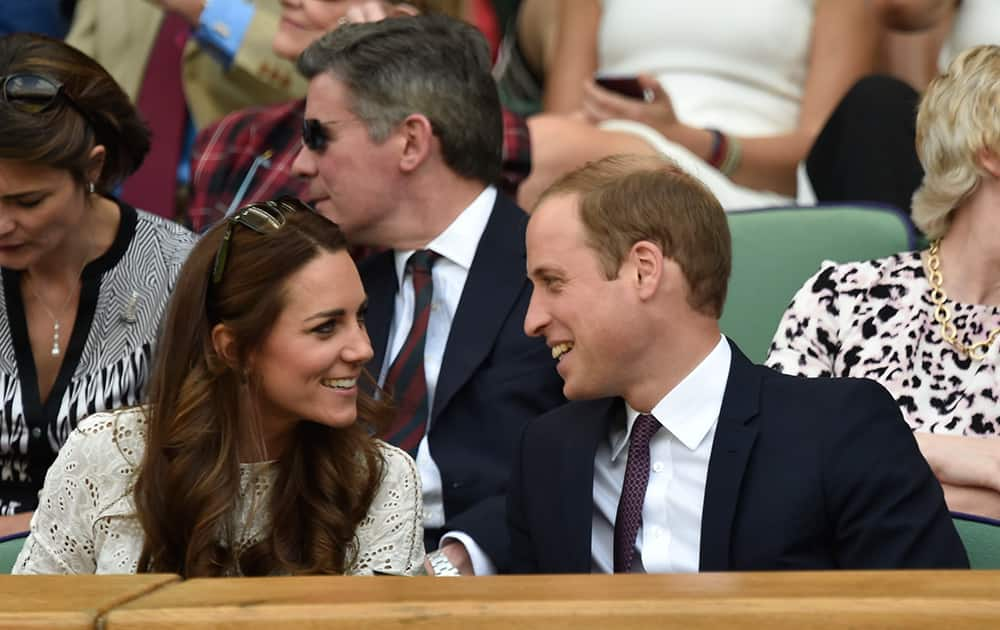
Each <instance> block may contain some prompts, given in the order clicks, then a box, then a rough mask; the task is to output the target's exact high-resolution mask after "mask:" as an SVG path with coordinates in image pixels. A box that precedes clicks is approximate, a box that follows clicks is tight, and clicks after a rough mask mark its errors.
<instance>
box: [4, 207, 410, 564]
mask: <svg viewBox="0 0 1000 630" xmlns="http://www.w3.org/2000/svg"><path fill="white" fill-rule="evenodd" d="M366 304H367V300H366V297H365V292H364V288H363V287H362V285H361V279H360V277H359V276H358V271H357V268H356V267H355V266H354V263H353V262H352V261H351V258H350V256H349V255H348V253H347V250H346V244H345V242H344V237H343V234H342V233H341V232H340V229H339V228H338V227H337V226H336V225H335V224H333V223H331V222H329V221H327V220H326V219H324V218H322V217H321V216H319V215H317V214H315V213H314V212H312V211H311V210H310V209H309V208H308V207H307V206H305V205H303V204H302V203H301V202H298V201H295V200H292V199H288V198H286V199H283V200H280V201H269V202H264V203H256V204H251V205H249V206H246V207H245V208H243V209H242V210H240V211H239V212H237V213H236V214H235V215H234V216H233V217H232V218H230V219H229V220H228V221H225V222H222V223H220V224H218V225H216V226H215V227H214V228H212V229H211V230H210V231H209V232H208V233H206V234H205V236H204V237H203V238H202V239H201V240H200V241H199V242H198V244H197V245H196V246H195V247H194V249H193V250H192V252H191V256H190V258H189V259H188V261H187V263H185V265H184V267H183V269H182V270H181V273H180V277H179V278H178V280H177V290H176V292H175V293H174V297H173V300H172V302H171V304H170V310H169V313H168V315H167V319H166V322H165V326H164V331H163V338H162V344H163V346H164V347H166V348H170V352H163V353H160V354H159V355H158V356H157V358H156V361H155V363H154V367H153V374H152V377H151V382H150V398H149V404H148V405H147V406H144V407H137V408H132V409H127V410H122V411H118V412H116V413H102V414H97V415H95V416H94V417H92V418H90V419H88V420H87V421H85V422H83V423H81V424H80V426H79V428H77V430H76V431H75V432H74V433H73V435H72V436H70V439H69V441H68V442H67V443H66V446H64V447H63V450H62V452H61V453H60V454H59V457H58V458H57V460H56V463H55V464H54V465H53V466H52V468H51V470H50V472H49V474H48V476H47V478H46V480H45V488H44V489H43V490H42V492H41V498H40V505H39V508H38V512H36V514H35V518H34V519H33V521H32V524H31V525H32V527H31V535H30V537H29V538H28V540H27V542H26V543H25V546H24V548H23V550H22V551H21V555H20V557H19V558H18V561H17V565H16V567H15V572H17V573H130V572H137V571H138V572H147V571H149V572H165V573H178V574H180V575H182V576H184V577H201V576H217V575H268V574H305V573H323V574H339V573H352V574H357V573H372V572H373V571H376V570H377V571H380V572H387V573H402V574H411V573H416V572H418V571H419V570H420V569H421V568H422V562H423V557H424V547H423V526H422V520H421V519H422V511H423V510H422V502H421V491H420V481H419V477H418V476H417V471H416V466H415V465H414V463H413V460H411V459H410V458H409V456H407V455H406V454H405V453H404V452H403V451H400V450H399V449H397V448H395V447H393V446H389V445H387V444H385V443H383V442H381V441H379V440H376V439H375V438H373V437H371V436H372V431H373V430H375V429H377V428H378V427H377V425H378V424H380V422H381V418H383V417H384V415H385V414H384V411H385V409H383V408H382V407H381V406H380V404H379V403H377V402H375V401H374V400H373V399H372V398H370V397H368V396H367V394H365V393H364V392H362V391H361V390H359V387H358V381H359V379H360V378H361V376H362V373H363V367H364V365H365V363H366V362H367V361H368V360H369V359H370V358H371V356H372V347H371V344H370V343H369V341H368V333H367V332H366V331H365V324H364V314H365V308H366ZM359 420H360V422H359Z"/></svg>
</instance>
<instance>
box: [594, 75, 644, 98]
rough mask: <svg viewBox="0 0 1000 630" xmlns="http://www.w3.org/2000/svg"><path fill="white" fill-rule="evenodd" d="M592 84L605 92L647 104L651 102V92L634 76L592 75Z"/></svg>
mask: <svg viewBox="0 0 1000 630" xmlns="http://www.w3.org/2000/svg"><path fill="white" fill-rule="evenodd" d="M594 83H596V84H597V85H599V86H601V87H602V88H604V89H605V90H609V91H611V92H615V93H616V94H621V95H622V96H625V97H628V98H635V99H639V100H642V101H646V102H647V103H649V102H651V101H652V100H653V92H652V90H650V89H649V88H646V87H643V85H642V83H640V82H639V77H637V76H635V75H610V74H597V75H594Z"/></svg>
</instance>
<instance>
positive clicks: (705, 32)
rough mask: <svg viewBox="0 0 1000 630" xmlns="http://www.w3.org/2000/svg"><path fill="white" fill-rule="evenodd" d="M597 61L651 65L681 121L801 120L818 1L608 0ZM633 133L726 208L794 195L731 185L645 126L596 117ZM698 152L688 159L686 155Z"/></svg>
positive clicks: (727, 127) (782, 128)
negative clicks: (700, 183) (699, 181)
mask: <svg viewBox="0 0 1000 630" xmlns="http://www.w3.org/2000/svg"><path fill="white" fill-rule="evenodd" d="M602 4H603V12H602V15H601V22H600V30H599V33H598V67H599V70H598V71H599V72H601V73H605V74H628V75H632V74H638V73H645V74H653V75H655V76H656V77H657V78H658V79H659V80H660V83H661V84H662V85H663V87H664V89H665V90H666V92H667V94H669V95H670V99H671V101H672V103H673V106H674V111H675V112H676V114H677V117H678V119H679V120H681V121H683V122H684V123H685V124H688V125H691V126H694V127H702V128H715V129H719V130H720V131H723V132H725V133H728V134H732V135H736V136H742V137H753V136H773V135H779V134H783V133H788V132H790V131H792V130H794V129H795V127H796V126H797V124H798V119H799V110H800V107H801V102H802V96H803V93H804V91H805V81H806V72H807V69H808V62H809V53H810V47H811V42H812V27H813V19H814V11H815V6H814V5H815V0H753V1H752V2H746V1H744V0H699V1H698V2H692V1H691V0H656V1H655V2H649V1H648V0H604V1H603V3H602ZM602 127H603V128H606V129H617V130H621V131H626V132H630V133H634V134H635V135H638V136H640V137H642V138H643V139H644V140H646V141H647V142H648V143H650V144H651V145H653V146H654V147H655V148H657V149H658V150H660V152H661V153H664V154H666V155H667V156H668V157H671V158H674V159H675V160H677V161H678V162H680V165H681V166H682V167H683V168H685V169H686V170H689V171H691V172H692V174H694V175H695V176H696V177H699V178H700V179H702V181H704V183H705V184H706V185H708V187H709V188H710V189H712V192H714V193H715V194H716V195H717V196H718V197H719V200H720V202H722V205H723V207H725V208H726V209H727V210H731V209H739V208H742V207H755V206H765V205H780V204H785V203H788V202H790V201H792V200H791V199H789V198H787V197H784V196H782V195H778V194H775V193H767V192H763V191H756V190H751V189H747V188H743V187H741V186H737V185H735V184H733V183H732V182H731V181H730V180H729V179H728V178H726V177H724V176H723V175H722V174H721V173H719V172H718V171H716V170H715V169H712V168H711V167H709V166H708V165H707V164H705V162H704V161H703V160H702V159H701V158H699V157H697V156H695V155H694V154H692V153H690V152H689V151H687V150H686V149H685V148H684V147H681V146H680V145H678V144H676V143H673V142H670V141H668V140H667V139H666V138H663V136H662V135H660V134H659V133H657V132H656V131H654V130H652V129H651V128H649V127H646V126H645V125H641V124H639V123H636V122H634V121H611V122H610V123H605V124H603V125H602ZM692 159H693V160H694V162H693V163H692V162H691V160H692Z"/></svg>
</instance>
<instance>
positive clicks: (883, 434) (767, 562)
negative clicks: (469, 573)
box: [508, 342, 968, 573]
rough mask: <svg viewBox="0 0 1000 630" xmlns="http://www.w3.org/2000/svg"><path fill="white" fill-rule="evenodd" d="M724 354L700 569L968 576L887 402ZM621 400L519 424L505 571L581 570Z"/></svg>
mask: <svg viewBox="0 0 1000 630" xmlns="http://www.w3.org/2000/svg"><path fill="white" fill-rule="evenodd" d="M730 344H731V345H732V348H733V359H732V366H731V368H730V371H729V380H728V382H727V384H726V392H725V395H724V397H723V401H722V409H721V410H720V412H719V423H718V426H717V428H716V433H715V442H714V444H713V445H712V453H711V455H710V458H709V465H708V477H707V481H706V486H705V501H704V508H703V513H702V523H701V551H700V569H701V570H702V571H752V570H772V569H790V570H808V569H834V568H845V569H848V568H851V569H876V568H882V569H889V568H932V567H955V568H967V567H968V559H967V557H966V555H965V550H964V548H963V546H962V543H961V540H960V539H959V537H958V534H957V533H956V531H955V528H954V526H953V525H952V521H951V517H950V515H949V513H948V510H947V508H946V507H945V503H944V495H943V493H942V491H941V486H940V485H939V484H938V482H937V480H936V479H935V477H934V475H933V473H932V472H931V469H930V467H929V466H928V465H927V462H926V461H925V460H924V458H923V456H921V454H920V451H919V450H918V449H917V445H916V441H915V440H914V439H913V435H912V434H911V432H910V429H909V427H908V426H907V425H906V422H905V421H904V420H903V418H902V416H901V415H900V412H899V408H898V407H897V406H896V403H895V401H894V400H893V399H892V396H890V395H889V393H888V392H886V391H885V390H884V389H883V388H882V387H881V386H880V385H878V384H877V383H875V382H873V381H869V380H865V379H839V378H838V379H833V378H816V379H806V378H801V377H793V376H786V375H783V374H779V373H778V372H775V371H772V370H770V369H768V368H765V367H762V366H757V365H754V364H752V363H750V361H749V360H748V359H747V358H746V357H745V356H743V354H742V353H741V352H740V351H739V349H738V348H736V346H735V344H732V342H730ZM624 414H625V411H624V404H623V402H622V400H621V399H619V398H614V399H607V398H605V399H601V400H592V401H582V402H573V403H569V404H567V405H565V406H563V407H561V408H559V409H556V410H554V411H552V412H550V413H548V414H546V415H545V416H543V417H542V418H539V419H538V420H536V421H535V422H533V423H532V424H531V425H530V426H528V427H527V428H526V430H525V432H524V435H523V436H522V440H521V446H520V451H519V454H518V460H517V461H516V462H515V469H514V473H513V475H512V478H511V489H510V497H509V506H508V518H509V524H510V528H511V547H512V554H513V566H512V572H515V573H589V572H590V570H591V552H590V545H591V519H592V516H593V498H592V492H593V479H594V455H595V452H596V449H597V446H598V442H599V441H600V440H602V439H607V436H608V429H609V426H610V423H611V422H614V421H616V419H617V420H618V421H622V422H623V421H624Z"/></svg>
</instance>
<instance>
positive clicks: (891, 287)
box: [767, 252, 1000, 436]
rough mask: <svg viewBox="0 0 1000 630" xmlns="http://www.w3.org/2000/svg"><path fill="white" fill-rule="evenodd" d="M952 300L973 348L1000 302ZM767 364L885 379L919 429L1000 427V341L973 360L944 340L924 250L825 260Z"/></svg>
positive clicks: (995, 322) (981, 431) (789, 314)
mask: <svg viewBox="0 0 1000 630" xmlns="http://www.w3.org/2000/svg"><path fill="white" fill-rule="evenodd" d="M947 305H948V306H949V308H950V309H951V312H952V321H953V322H954V323H955V325H956V326H957V327H958V331H959V338H960V339H961V340H962V341H963V343H965V344H967V345H968V344H971V343H975V342H978V341H982V340H984V339H985V338H986V335H987V334H988V333H989V331H990V330H992V329H993V328H995V327H997V326H1000V308H997V307H992V306H984V305H979V304H961V303H958V302H954V301H952V300H949V301H948V302H947ZM767 365H768V366H770V367H772V368H774V369H776V370H779V371H781V372H785V373H787V374H797V375H802V376H853V377H863V378H870V379H872V380H875V381H878V382H879V383H881V384H882V385H883V386H884V387H885V388H886V389H888V390H889V392H890V393H892V395H893V396H894V397H895V398H896V400H897V402H898V403H899V407H900V409H901V410H902V412H903V416H904V417H905V418H906V421H907V423H909V425H910V428H912V429H913V430H915V431H928V432H931V433H950V434H956V435H989V436H994V435H996V434H997V429H998V425H1000V406H998V404H997V397H998V395H1000V376H998V365H1000V343H995V344H993V346H992V347H990V348H989V349H988V351H987V353H986V358H985V359H984V360H982V361H973V360H971V359H969V358H968V357H966V356H963V355H961V354H960V353H959V352H957V351H956V350H955V349H954V348H953V347H952V346H951V345H950V344H948V343H947V342H946V341H944V340H943V339H942V338H941V334H940V326H939V325H938V324H937V322H936V321H935V320H934V306H933V303H932V302H931V300H930V284H929V283H928V281H927V277H926V275H925V272H924V265H923V262H922V260H921V253H920V252H905V253H902V254H896V255H894V256H890V257H888V258H882V259H879V260H872V261H867V262H855V263H847V264H837V263H833V262H829V261H827V262H824V263H823V264H822V265H821V267H820V270H819V271H818V272H817V273H816V274H815V275H814V276H812V277H811V278H809V280H807V281H806V283H805V284H804V285H803V286H802V288H801V289H799V291H798V293H796V295H795V297H794V298H793V300H792V303H791V304H790V305H789V307H788V310H787V311H785V314H784V316H783V317H782V318H781V323H780V324H779V325H778V330H777V332H776V333H775V335H774V339H773V340H772V342H771V348H770V352H769V354H768V358H767Z"/></svg>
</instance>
